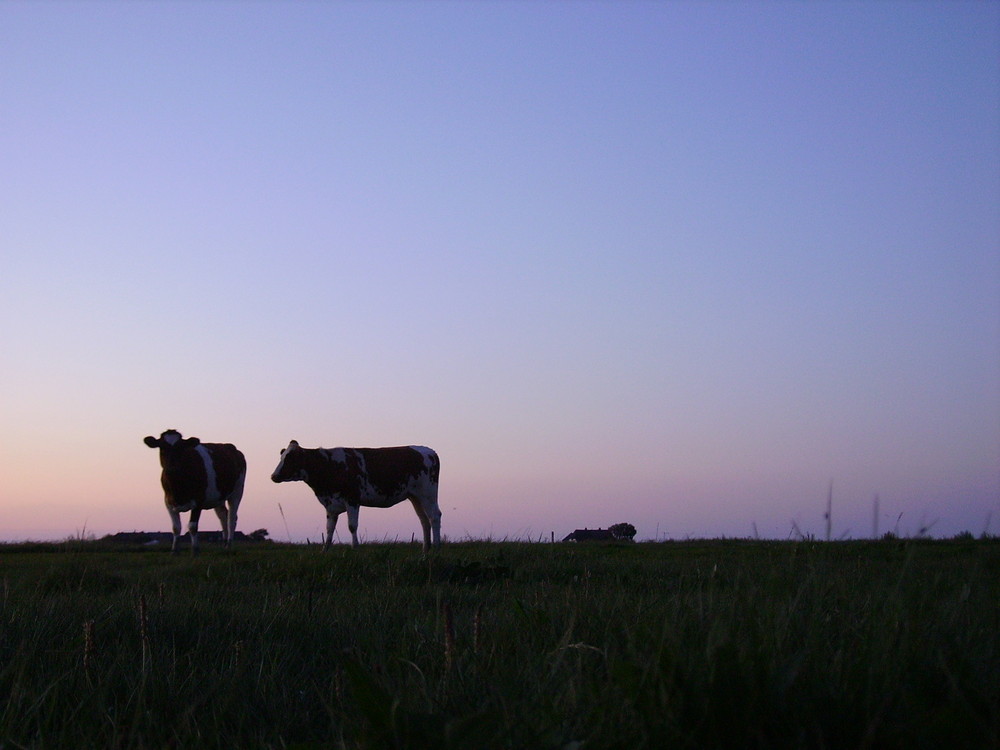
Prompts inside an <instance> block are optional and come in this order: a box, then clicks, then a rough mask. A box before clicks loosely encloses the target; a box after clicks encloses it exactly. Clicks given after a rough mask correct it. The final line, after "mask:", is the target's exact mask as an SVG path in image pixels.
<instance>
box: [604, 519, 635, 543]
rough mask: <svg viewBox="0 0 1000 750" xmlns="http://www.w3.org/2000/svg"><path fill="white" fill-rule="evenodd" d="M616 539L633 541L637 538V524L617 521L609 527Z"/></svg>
mask: <svg viewBox="0 0 1000 750" xmlns="http://www.w3.org/2000/svg"><path fill="white" fill-rule="evenodd" d="M608 531H610V532H611V536H613V537H614V538H615V539H621V540H628V541H630V542H631V541H633V540H634V539H635V526H633V525H632V524H630V523H616V524H615V525H614V526H612V527H611V528H609V529H608Z"/></svg>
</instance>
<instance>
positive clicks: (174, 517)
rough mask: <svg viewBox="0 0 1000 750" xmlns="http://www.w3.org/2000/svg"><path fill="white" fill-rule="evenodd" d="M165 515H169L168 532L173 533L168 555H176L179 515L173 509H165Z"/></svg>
mask: <svg viewBox="0 0 1000 750" xmlns="http://www.w3.org/2000/svg"><path fill="white" fill-rule="evenodd" d="M167 513H169V514H170V530H171V531H173V533H174V538H173V541H172V542H171V543H170V554H171V555H176V554H177V540H178V539H179V538H180V535H181V514H180V513H178V512H177V511H176V510H174V509H173V508H167Z"/></svg>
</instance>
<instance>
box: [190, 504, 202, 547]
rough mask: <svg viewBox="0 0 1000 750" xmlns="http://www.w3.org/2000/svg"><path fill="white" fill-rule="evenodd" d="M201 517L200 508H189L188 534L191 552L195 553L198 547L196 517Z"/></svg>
mask: <svg viewBox="0 0 1000 750" xmlns="http://www.w3.org/2000/svg"><path fill="white" fill-rule="evenodd" d="M200 518H201V508H192V509H191V518H189V519H188V534H190V535H191V554H192V555H197V554H198V552H199V549H198V519H200Z"/></svg>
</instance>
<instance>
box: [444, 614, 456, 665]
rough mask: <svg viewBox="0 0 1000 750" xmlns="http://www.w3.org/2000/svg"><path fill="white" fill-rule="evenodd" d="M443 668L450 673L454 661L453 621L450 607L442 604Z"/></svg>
mask: <svg viewBox="0 0 1000 750" xmlns="http://www.w3.org/2000/svg"><path fill="white" fill-rule="evenodd" d="M443 610H444V668H445V671H446V672H450V671H451V665H452V664H453V663H454V659H455V621H454V619H453V618H452V616H451V605H450V604H449V603H448V602H445V603H444V607H443Z"/></svg>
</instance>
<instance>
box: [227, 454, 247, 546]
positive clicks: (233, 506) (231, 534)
mask: <svg viewBox="0 0 1000 750" xmlns="http://www.w3.org/2000/svg"><path fill="white" fill-rule="evenodd" d="M246 478H247V472H246V468H244V470H243V471H242V472H240V476H239V478H238V479H237V480H236V486H235V487H233V491H232V492H231V493H229V525H228V526H224V527H223V531H225V532H226V546H227V547H229V546H230V545H232V543H233V539H235V538H236V516H237V513H236V511H237V510H238V509H239V507H240V500H242V499H243V484H244V482H245V481H246Z"/></svg>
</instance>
